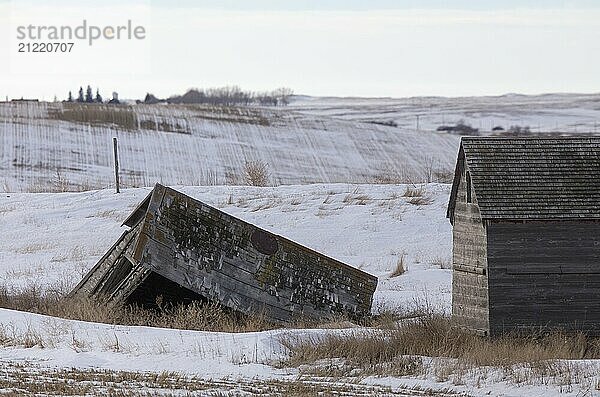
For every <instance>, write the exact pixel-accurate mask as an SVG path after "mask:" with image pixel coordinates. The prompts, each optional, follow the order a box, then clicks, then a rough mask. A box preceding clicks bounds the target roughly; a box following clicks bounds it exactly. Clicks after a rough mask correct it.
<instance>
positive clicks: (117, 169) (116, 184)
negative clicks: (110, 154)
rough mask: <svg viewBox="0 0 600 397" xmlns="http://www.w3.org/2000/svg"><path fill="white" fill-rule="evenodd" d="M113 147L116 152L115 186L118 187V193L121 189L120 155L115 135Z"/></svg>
mask: <svg viewBox="0 0 600 397" xmlns="http://www.w3.org/2000/svg"><path fill="white" fill-rule="evenodd" d="M113 149H114V154H115V187H116V189H117V193H120V192H121V190H120V189H119V155H118V150H117V137H113Z"/></svg>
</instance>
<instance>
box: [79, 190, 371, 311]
mask: <svg viewBox="0 0 600 397" xmlns="http://www.w3.org/2000/svg"><path fill="white" fill-rule="evenodd" d="M143 212H145V214H143V216H142V213H143ZM126 224H127V225H128V226H130V227H133V229H131V231H130V233H133V234H134V235H135V237H133V238H131V239H130V240H129V241H130V243H129V244H127V247H126V248H125V249H123V248H120V247H121V246H123V243H122V242H121V243H120V244H119V243H118V244H116V245H115V246H113V248H111V251H112V254H107V255H108V256H105V257H103V259H101V261H100V262H99V264H98V265H97V266H96V267H94V269H92V271H91V272H90V275H88V276H86V278H85V279H84V280H83V281H82V282H81V283H80V285H78V286H77V287H76V289H75V291H74V292H73V294H74V295H85V296H90V295H91V292H92V291H98V290H99V289H101V290H102V291H103V293H102V295H103V296H106V297H107V298H108V299H109V300H111V299H112V300H115V301H116V302H119V303H124V302H125V301H126V300H127V297H131V296H141V295H142V294H140V291H137V290H138V289H141V288H142V284H143V283H144V281H145V280H146V279H147V278H148V274H156V275H159V276H161V277H151V278H150V279H157V280H158V279H163V280H165V279H166V280H169V281H170V282H172V283H175V284H176V285H178V286H180V287H182V288H183V289H184V290H185V291H188V295H189V294H190V293H191V294H192V295H193V294H196V295H197V296H198V298H199V299H202V300H209V301H214V302H219V303H220V304H222V305H224V306H226V307H228V308H230V309H233V310H235V311H239V312H242V313H246V314H251V313H258V312H259V313H262V314H264V315H265V316H266V317H268V318H270V319H271V320H274V321H278V322H289V321H291V320H292V319H293V318H295V317H309V318H317V319H319V318H324V317H327V316H330V315H332V314H334V313H346V314H348V315H350V316H351V317H362V316H365V315H367V314H369V313H370V310H371V302H372V297H373V293H374V291H375V288H376V286H377V278H376V277H374V276H371V275H369V274H367V273H364V272H362V271H360V270H358V269H355V268H353V267H350V266H348V265H346V264H343V263H341V262H339V261H337V260H335V259H332V258H329V257H327V256H325V255H322V254H320V253H318V252H315V251H313V250H311V249H309V248H306V247H304V246H301V245H299V244H297V243H295V242H293V241H290V240H288V239H286V238H284V237H281V236H278V235H274V234H272V233H270V232H268V231H266V230H263V229H261V228H258V227H257V226H254V225H252V224H249V223H247V222H244V221H242V220H240V219H238V218H236V217H234V216H231V215H228V214H226V213H224V212H222V211H220V210H218V209H216V208H213V207H210V206H208V205H206V204H204V203H202V202H200V201H198V200H195V199H193V198H191V197H189V196H186V195H184V194H182V193H180V192H177V191H175V190H173V189H170V188H167V187H164V186H161V185H156V187H155V188H154V190H153V191H152V193H151V195H150V196H149V197H147V198H146V199H145V200H144V201H143V202H142V203H141V204H140V206H138V208H136V210H135V211H134V214H132V215H131V216H130V217H129V218H128V220H127V221H126ZM119 250H120V251H119ZM117 251H119V252H117ZM111 255H112V256H111ZM107 258H112V259H111V260H108V259H107ZM119 258H120V259H119ZM123 261H126V262H125V263H129V265H130V266H123V265H122V263H123ZM102 264H103V265H102ZM119 264H121V265H119ZM108 268H110V269H111V270H110V271H108V270H107V269H108ZM103 269H104V270H103ZM94 273H98V274H101V275H94ZM108 274H110V277H109V275H108ZM115 279H120V280H121V283H119V282H116V281H115ZM89 284H94V286H90V285H89ZM99 284H100V285H99ZM146 284H148V283H146ZM101 287H102V288H101ZM111 288H112V289H111ZM145 288H146V289H145V290H156V287H153V288H151V289H148V287H147V286H146V287H145ZM158 288H159V289H160V286H159V287H158ZM136 291H137V292H136ZM146 298H147V297H146ZM188 298H189V296H188ZM146 300H147V299H146Z"/></svg>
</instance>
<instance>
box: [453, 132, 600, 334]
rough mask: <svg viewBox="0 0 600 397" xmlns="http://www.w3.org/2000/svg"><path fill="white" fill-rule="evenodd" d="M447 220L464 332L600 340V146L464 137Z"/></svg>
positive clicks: (577, 140)
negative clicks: (562, 334) (561, 333)
mask: <svg viewBox="0 0 600 397" xmlns="http://www.w3.org/2000/svg"><path fill="white" fill-rule="evenodd" d="M447 216H448V218H449V219H450V222H451V223H452V225H453V260H452V262H453V281H452V315H453V317H454V319H455V320H456V322H457V323H458V324H459V325H460V326H463V327H465V328H469V329H472V330H476V331H479V332H480V333H483V334H489V335H498V334H501V333H504V332H511V331H536V330H541V331H545V330H554V329H560V330H567V331H584V332H589V333H593V334H598V333H600V138H598V137H596V138H594V137H591V138H582V137H569V138H567V137H565V138H474V137H468V138H467V137H465V138H463V139H462V141H461V145H460V149H459V154H458V161H457V164H456V170H455V175H454V183H453V186H452V192H451V196H450V202H449V205H448V212H447Z"/></svg>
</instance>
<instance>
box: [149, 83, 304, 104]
mask: <svg viewBox="0 0 600 397" xmlns="http://www.w3.org/2000/svg"><path fill="white" fill-rule="evenodd" d="M293 94H294V92H293V91H292V90H291V89H290V88H278V89H276V90H273V91H268V92H253V91H244V90H242V89H240V88H239V87H237V86H227V87H220V88H208V89H191V90H189V91H188V92H186V93H185V94H183V95H175V96H171V97H169V98H167V99H159V98H157V97H155V96H154V95H152V94H150V93H149V94H147V95H146V97H145V98H144V101H143V102H142V101H140V102H142V103H146V104H155V103H165V102H166V103H175V104H179V103H183V104H207V105H220V106H236V105H237V106H247V105H261V106H286V105H288V104H289V103H290V97H291V96H292V95H293Z"/></svg>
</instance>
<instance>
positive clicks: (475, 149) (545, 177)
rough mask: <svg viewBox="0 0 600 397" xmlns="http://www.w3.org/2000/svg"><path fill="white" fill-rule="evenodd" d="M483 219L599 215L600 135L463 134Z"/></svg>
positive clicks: (462, 150) (459, 168) (463, 153)
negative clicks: (508, 136)
mask: <svg viewBox="0 0 600 397" xmlns="http://www.w3.org/2000/svg"><path fill="white" fill-rule="evenodd" d="M465 161H466V164H467V166H468V169H469V172H470V174H471V180H472V183H473V188H474V190H475V196H476V197H477V202H478V204H479V208H480V211H481V216H482V218H483V219H600V137H564V138H563V137H553V138H539V137H536V138H482V137H468V138H467V137H465V138H462V140H461V146H460V152H459V159H458V161H457V166H456V173H455V178H454V185H453V187H452V194H451V197H450V203H449V205H448V216H449V217H451V216H452V213H453V210H454V200H455V199H456V190H457V188H458V186H457V184H458V181H459V180H460V179H457V178H459V177H460V173H461V172H462V168H463V167H464V162H465Z"/></svg>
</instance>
